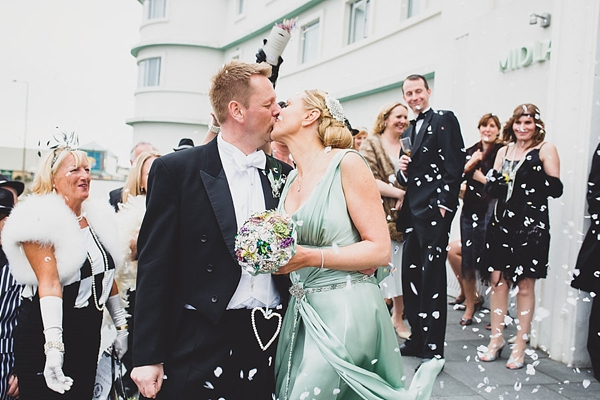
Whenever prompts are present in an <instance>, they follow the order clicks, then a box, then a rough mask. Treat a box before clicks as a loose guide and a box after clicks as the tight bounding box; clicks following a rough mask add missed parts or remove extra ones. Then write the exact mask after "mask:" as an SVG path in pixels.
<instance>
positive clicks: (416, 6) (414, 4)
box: [406, 0, 421, 18]
mask: <svg viewBox="0 0 600 400" xmlns="http://www.w3.org/2000/svg"><path fill="white" fill-rule="evenodd" d="M420 12H421V0H408V11H407V14H406V18H410V17H414V16H415V15H417V14H418V13H420Z"/></svg>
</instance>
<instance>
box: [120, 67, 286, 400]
mask: <svg viewBox="0 0 600 400" xmlns="http://www.w3.org/2000/svg"><path fill="white" fill-rule="evenodd" d="M270 74H271V66H269V65H268V64H266V63H261V64H246V63H242V62H237V61H232V62H230V63H228V64H226V65H225V66H224V67H223V68H222V69H221V70H220V71H219V72H218V73H217V74H216V75H215V76H214V77H213V79H212V87H211V89H210V93H209V96H210V101H211V104H212V107H213V111H214V113H215V115H216V117H217V119H218V121H219V123H220V125H221V134H220V135H219V136H217V137H216V138H215V139H213V140H212V141H211V142H209V143H208V144H206V145H203V146H198V147H195V148H192V149H189V150H187V151H184V152H176V153H171V154H168V155H166V156H164V157H161V158H159V159H157V160H156V161H155V162H154V163H153V164H152V169H151V171H150V175H149V179H148V181H149V182H148V183H149V190H148V196H147V211H146V215H145V218H144V222H143V224H142V227H141V230H140V234H139V239H138V251H139V261H138V278H137V279H138V280H137V304H138V306H137V308H136V311H135V315H134V318H135V330H134V333H133V334H134V337H133V362H134V365H135V366H136V368H134V369H133V371H132V373H131V377H132V379H133V380H134V381H135V382H136V384H137V385H138V388H139V389H140V393H141V394H142V395H143V396H145V397H146V398H158V399H184V400H185V399H208V398H213V399H218V398H225V399H229V400H233V399H271V398H272V393H273V391H274V377H273V376H274V374H273V367H274V364H275V350H276V347H277V343H276V342H274V343H273V344H271V346H270V347H269V348H267V349H265V351H263V349H262V348H261V347H260V346H259V341H258V338H260V340H261V341H262V343H263V344H266V343H267V342H269V339H270V338H271V337H272V336H273V335H274V333H275V332H276V330H277V329H278V327H277V323H278V318H277V316H275V317H273V318H270V319H266V318H265V317H264V316H263V314H262V313H261V312H260V311H259V312H254V313H253V312H252V310H253V309H254V308H255V307H262V309H263V310H264V309H265V307H268V308H270V309H271V310H272V311H276V312H278V313H280V314H282V315H283V313H282V307H281V304H282V303H285V302H287V294H288V292H287V289H288V281H287V278H286V277H284V276H272V275H259V276H257V277H251V276H250V275H249V274H248V273H247V272H245V271H242V268H241V267H240V265H239V264H238V263H237V260H236V256H235V253H234V238H235V234H236V232H237V230H238V228H239V227H240V226H241V225H242V224H243V223H244V221H245V220H246V219H247V218H248V217H249V216H250V215H251V213H253V212H256V211H263V210H265V209H274V208H276V207H277V203H278V201H279V195H280V190H281V189H282V187H283V186H282V185H278V184H277V183H280V181H282V180H283V179H285V176H287V173H288V172H289V171H290V169H291V168H290V167H289V166H288V165H286V164H282V163H279V162H278V161H277V160H275V159H273V158H271V157H268V156H267V157H266V156H265V155H264V153H263V152H262V151H257V150H256V149H257V148H259V147H261V146H263V145H264V144H265V143H267V142H269V141H270V133H271V130H272V128H273V124H274V123H275V120H276V119H277V117H278V115H279V111H280V110H281V108H280V107H279V105H278V104H277V101H276V97H275V91H274V89H273V86H272V84H271V82H270V81H269V79H268V78H269V76H270ZM267 315H269V314H267ZM263 347H264V346H263Z"/></svg>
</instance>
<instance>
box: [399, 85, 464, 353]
mask: <svg viewBox="0 0 600 400" xmlns="http://www.w3.org/2000/svg"><path fill="white" fill-rule="evenodd" d="M402 91H403V94H404V101H406V103H407V104H408V106H409V107H410V108H411V110H412V111H413V113H414V115H415V116H416V119H415V120H413V121H411V125H410V127H408V128H407V129H406V131H404V134H403V135H402V136H403V137H410V138H411V142H412V151H411V154H410V155H409V154H405V153H402V154H401V157H400V170H399V172H398V179H400V180H401V182H403V183H404V184H405V185H406V195H405V196H404V202H403V205H402V208H401V210H400V213H399V216H398V222H397V224H398V230H401V229H404V230H405V232H406V236H405V238H406V242H405V244H404V250H403V255H402V290H403V294H404V306H405V314H406V316H407V318H408V322H409V323H410V326H411V330H412V334H411V336H410V338H409V339H408V340H407V341H406V342H405V343H404V344H403V345H402V346H401V347H400V351H401V352H402V355H408V356H417V357H422V358H423V359H424V360H428V359H431V358H433V357H436V358H443V357H444V339H445V336H446V247H447V246H448V236H449V233H450V223H451V222H452V218H453V217H454V213H455V211H456V208H457V205H458V192H459V190H460V183H461V181H462V172H463V168H464V165H465V150H464V143H463V138H462V135H461V132H460V126H459V124H458V121H457V119H456V117H455V116H454V114H453V113H452V112H451V111H433V110H432V109H431V108H430V107H429V97H430V95H431V89H429V86H428V84H427V80H426V79H425V78H424V77H423V76H421V75H410V76H408V77H407V78H406V79H405V80H404V83H403V85H402Z"/></svg>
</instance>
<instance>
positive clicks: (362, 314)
mask: <svg viewBox="0 0 600 400" xmlns="http://www.w3.org/2000/svg"><path fill="white" fill-rule="evenodd" d="M350 151H353V150H343V151H339V152H338V154H336V155H334V157H333V159H332V161H331V163H330V165H329V166H328V169H327V171H326V172H325V174H324V176H323V177H322V178H321V180H320V181H319V183H318V184H317V186H316V187H315V189H314V190H313V192H312V193H311V194H310V196H309V198H308V200H307V201H306V203H305V204H303V205H302V206H301V207H300V208H299V209H298V210H297V211H296V212H295V213H294V214H293V215H292V216H291V217H292V220H293V221H294V222H295V224H296V229H297V234H298V244H299V245H302V246H306V247H321V248H332V247H336V246H337V247H340V248H341V247H344V246H348V245H351V244H353V243H357V242H359V241H360V240H361V238H360V234H359V232H358V231H357V229H356V227H355V226H354V224H353V223H352V220H351V218H350V215H349V214H348V210H347V207H346V200H345V197H344V191H343V188H342V180H341V170H340V163H341V161H342V159H343V157H344V156H345V155H346V154H347V153H348V152H350ZM296 176H297V171H292V172H291V173H290V175H289V177H288V181H287V183H286V186H285V188H284V190H283V193H282V196H281V201H280V202H279V211H280V212H282V213H285V199H286V197H287V194H288V191H289V188H290V185H291V184H292V182H293V181H294V179H295V178H296ZM290 279H291V281H292V284H293V285H292V288H291V289H290V293H291V294H292V297H291V300H290V304H289V307H288V310H287V312H286V316H285V318H284V321H283V325H282V329H281V336H280V339H279V344H278V348H277V356H276V361H275V378H276V393H277V398H278V399H280V400H284V399H301V398H305V397H306V396H307V395H310V396H316V397H318V398H322V399H338V400H339V399H343V400H349V399H388V400H391V399H427V398H429V396H430V394H431V389H432V387H433V384H434V382H435V377H436V376H437V374H438V373H439V371H440V370H441V368H442V365H443V361H440V360H434V361H435V362H433V363H430V365H429V366H428V367H426V368H423V367H421V368H420V369H419V371H418V372H417V374H416V375H415V377H414V379H413V382H412V384H411V388H410V389H406V388H405V387H404V378H403V375H404V372H403V366H402V359H401V355H400V352H399V349H398V341H397V339H396V334H395V332H394V328H393V326H392V323H391V320H390V317H389V312H388V309H387V307H386V305H385V303H384V301H383V297H382V296H381V293H380V290H379V287H378V286H377V282H376V280H375V278H374V277H373V276H370V275H364V274H362V273H360V272H358V271H355V272H347V271H338V270H333V269H327V268H323V269H320V268H319V266H317V267H306V268H302V269H300V270H297V271H294V272H292V273H291V274H290ZM424 365H425V364H424ZM310 398H312V397H310Z"/></svg>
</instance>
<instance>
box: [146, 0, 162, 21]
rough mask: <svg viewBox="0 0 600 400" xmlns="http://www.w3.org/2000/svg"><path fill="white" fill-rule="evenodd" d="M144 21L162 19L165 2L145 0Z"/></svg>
mask: <svg viewBox="0 0 600 400" xmlns="http://www.w3.org/2000/svg"><path fill="white" fill-rule="evenodd" d="M144 3H145V4H147V5H146V19H156V18H164V17H165V10H166V8H167V0H146V1H145V2H144Z"/></svg>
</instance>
